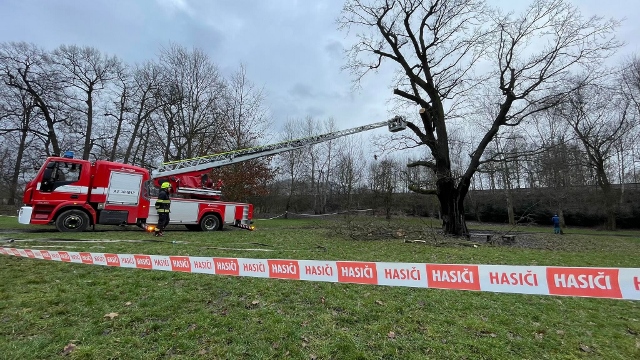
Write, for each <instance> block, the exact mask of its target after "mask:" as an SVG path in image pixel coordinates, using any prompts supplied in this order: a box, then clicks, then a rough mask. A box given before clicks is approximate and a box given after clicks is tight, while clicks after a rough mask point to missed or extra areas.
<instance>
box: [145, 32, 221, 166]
mask: <svg viewBox="0 0 640 360" xmlns="http://www.w3.org/2000/svg"><path fill="white" fill-rule="evenodd" d="M160 64H161V66H162V70H163V74H162V78H161V79H162V80H161V85H160V89H161V97H162V99H161V101H162V104H163V105H162V108H161V109H162V113H163V115H164V120H165V122H164V123H162V124H154V126H155V131H156V132H157V133H158V134H161V135H162V138H163V139H164V140H165V153H164V161H169V160H180V159H187V158H193V157H197V156H202V155H207V154H211V153H214V152H215V150H218V149H220V148H221V147H222V144H221V141H222V138H223V135H224V132H223V131H221V130H220V128H222V129H224V124H223V122H222V117H221V111H220V110H221V106H222V102H223V100H224V94H225V83H224V79H223V78H222V76H221V75H220V73H219V71H218V68H217V66H216V65H215V64H214V63H213V62H212V61H211V58H210V57H209V56H208V55H207V54H205V53H204V52H203V51H202V50H201V49H197V48H196V49H192V50H188V49H186V48H185V47H182V46H179V45H175V44H172V45H170V46H169V47H167V48H165V49H163V50H162V53H161V56H160Z"/></svg>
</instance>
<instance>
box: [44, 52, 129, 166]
mask: <svg viewBox="0 0 640 360" xmlns="http://www.w3.org/2000/svg"><path fill="white" fill-rule="evenodd" d="M51 58H52V59H53V63H54V64H55V66H56V67H57V68H58V69H57V70H58V71H59V73H60V74H61V75H62V76H61V79H62V83H63V84H64V86H65V90H66V95H67V101H65V102H66V103H67V105H68V106H69V107H70V108H71V109H72V110H73V111H74V112H79V113H81V114H83V116H84V121H82V120H80V117H76V116H73V118H77V119H76V120H78V121H77V122H76V121H74V122H73V124H72V126H71V127H70V129H71V130H72V131H73V132H77V133H78V134H80V135H82V137H83V138H84V140H83V145H82V158H83V159H85V160H88V159H89V154H90V153H91V150H92V148H93V145H94V139H93V137H92V136H93V127H94V121H95V116H94V113H95V107H96V100H97V99H96V98H97V97H98V96H99V94H100V92H101V91H102V90H103V89H104V88H105V87H106V86H107V84H108V83H110V82H111V81H113V80H114V79H115V78H116V77H117V74H118V73H119V72H121V71H122V70H121V69H122V63H121V61H120V60H119V59H118V58H117V57H115V56H108V55H104V54H102V53H101V52H100V50H98V49H96V48H93V47H88V46H85V47H80V46H76V45H62V46H60V47H59V48H57V49H56V50H54V51H53V53H52V55H51Z"/></svg>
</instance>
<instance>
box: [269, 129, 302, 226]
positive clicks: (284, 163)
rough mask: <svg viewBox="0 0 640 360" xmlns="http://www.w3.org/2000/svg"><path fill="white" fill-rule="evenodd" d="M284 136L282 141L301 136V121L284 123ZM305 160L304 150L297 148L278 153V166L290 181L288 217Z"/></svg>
mask: <svg viewBox="0 0 640 360" xmlns="http://www.w3.org/2000/svg"><path fill="white" fill-rule="evenodd" d="M281 134H282V137H281V138H280V141H282V142H284V141H291V140H295V139H299V138H301V137H302V136H301V129H300V122H299V121H295V120H288V121H287V122H286V123H285V124H284V129H283V131H282V133H281ZM303 161H304V150H303V149H296V150H292V151H287V152H284V153H281V154H278V156H277V157H276V163H277V164H278V168H279V169H280V173H281V174H284V175H285V176H286V179H287V182H288V186H287V187H288V194H287V200H286V202H285V209H284V210H285V215H284V216H285V218H288V212H289V210H290V209H291V205H292V199H293V196H294V195H295V194H297V192H298V189H297V186H296V184H297V183H298V181H299V180H300V177H301V175H302V173H303V164H302V163H303Z"/></svg>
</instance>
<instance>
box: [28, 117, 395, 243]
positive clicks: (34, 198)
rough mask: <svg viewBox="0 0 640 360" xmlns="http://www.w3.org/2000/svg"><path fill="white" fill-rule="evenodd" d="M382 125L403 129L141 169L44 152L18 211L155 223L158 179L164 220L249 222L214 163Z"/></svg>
mask: <svg viewBox="0 0 640 360" xmlns="http://www.w3.org/2000/svg"><path fill="white" fill-rule="evenodd" d="M382 126H388V127H389V130H390V131H392V132H396V131H401V130H403V129H405V128H406V121H405V120H404V119H403V118H402V117H395V118H393V119H391V120H388V121H383V122H379V123H375V124H370V125H365V126H360V127H356V128H352V129H348V130H342V131H337V132H333V133H328V134H324V135H318V136H313V137H309V138H304V139H297V140H291V141H285V142H281V143H277V144H273V145H266V146H259V147H254V148H249V149H242V150H236V151H230V152H226V153H221V154H215V155H209V156H203V157H199V158H194V159H187V160H180V161H173V162H168V163H164V164H162V165H161V166H160V167H159V168H158V169H156V170H154V171H152V172H149V171H148V170H147V169H145V168H142V167H139V166H134V165H129V164H122V163H118V162H111V161H103V160H97V161H93V162H92V161H88V160H80V159H74V158H73V153H71V152H66V153H65V154H64V156H62V157H49V158H47V160H46V161H45V163H44V164H43V165H42V168H40V170H39V171H38V174H37V175H36V177H35V178H34V179H33V180H31V181H30V182H29V183H28V184H27V186H26V188H25V192H24V196H23V202H24V206H23V207H21V208H20V210H19V213H18V221H19V222H20V223H21V224H34V225H47V224H54V225H55V226H56V228H57V229H58V230H59V231H62V232H79V231H84V230H86V229H87V228H89V226H94V227H95V225H96V224H101V225H138V226H139V227H141V228H143V229H146V230H152V229H153V225H154V224H157V221H158V214H157V213H156V210H155V207H154V205H155V201H156V198H155V197H154V195H155V193H157V188H158V187H159V185H160V184H161V183H163V182H166V181H169V182H170V183H171V185H172V189H174V190H173V191H174V193H173V194H172V201H171V222H170V224H172V225H175V224H182V225H185V227H186V228H187V229H189V230H204V231H212V230H220V229H222V226H223V224H228V225H231V226H236V227H240V228H244V229H250V230H251V229H253V227H252V226H251V225H250V224H251V222H252V221H251V219H252V217H253V205H251V204H245V203H237V202H228V201H220V196H221V192H220V190H219V189H216V188H215V186H214V185H213V184H212V183H211V181H208V179H207V173H208V172H209V171H210V170H211V169H213V168H217V167H221V166H225V165H230V164H235V163H239V162H242V161H247V160H250V159H255V158H259V157H263V156H269V155H275V154H278V153H282V152H286V151H291V150H294V149H298V148H301V147H304V146H309V145H312V144H317V143H321V142H324V141H329V140H332V139H335V138H338V137H342V136H346V135H351V134H355V133H358V132H362V131H368V130H372V129H375V128H379V127H382Z"/></svg>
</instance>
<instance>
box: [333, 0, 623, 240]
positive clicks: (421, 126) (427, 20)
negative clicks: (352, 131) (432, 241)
mask: <svg viewBox="0 0 640 360" xmlns="http://www.w3.org/2000/svg"><path fill="white" fill-rule="evenodd" d="M339 23H340V25H341V26H342V28H344V29H346V30H352V31H355V32H356V33H357V36H358V41H357V42H356V43H355V44H354V45H353V46H352V48H351V51H350V57H349V62H348V65H347V68H348V69H350V70H352V71H353V72H354V73H355V75H356V81H358V80H359V79H361V78H362V76H364V75H366V74H367V73H369V72H371V71H374V70H376V69H378V68H380V66H381V65H382V64H383V63H386V62H390V63H392V64H393V65H394V67H395V69H397V70H398V76H397V77H396V78H397V81H396V82H395V84H394V85H395V87H396V88H395V90H394V94H395V95H397V96H399V97H400V98H401V99H403V100H406V101H407V102H408V103H413V104H417V105H418V106H419V107H420V111H419V115H420V122H419V123H414V122H409V124H408V127H409V129H410V130H411V131H412V133H413V134H414V135H415V138H416V142H417V143H418V144H419V145H424V146H426V147H428V148H429V150H430V153H431V158H427V159H424V160H421V161H418V162H414V163H413V164H411V165H414V166H426V167H428V168H429V169H431V170H432V171H433V172H434V173H435V174H436V177H437V183H436V189H424V188H419V187H413V188H412V190H413V191H416V192H419V193H432V194H436V195H437V196H438V199H439V201H440V206H441V210H442V215H443V216H442V218H443V229H444V231H445V233H448V234H456V235H462V234H466V233H467V232H468V231H467V227H466V223H465V218H464V207H463V205H464V199H465V197H466V195H467V192H468V190H469V185H470V182H471V178H472V176H473V175H474V173H475V172H476V170H477V169H478V166H479V165H481V163H482V161H481V159H482V155H483V153H484V151H485V149H486V148H487V146H488V145H489V143H490V142H491V141H492V140H493V138H494V137H495V136H496V134H498V132H499V131H500V128H501V127H503V126H517V125H519V124H520V123H521V122H522V120H523V119H525V118H526V117H527V116H528V115H531V114H532V113H534V112H536V111H541V110H542V108H544V107H545V106H551V105H550V102H548V101H547V100H546V99H545V94H549V92H550V90H551V89H554V88H555V87H556V86H557V85H558V84H559V83H562V82H563V81H564V79H565V78H566V77H567V76H568V75H569V72H570V71H572V70H573V69H574V68H576V67H579V66H589V65H591V64H594V63H597V62H599V61H600V60H602V59H603V58H605V57H607V56H609V55H610V54H611V52H612V51H613V50H615V49H616V48H617V47H619V46H620V44H619V43H618V42H617V41H616V39H615V36H614V31H615V29H616V27H617V25H618V22H617V21H614V20H604V19H602V18H600V17H591V18H585V17H583V16H582V15H581V14H580V12H579V11H578V9H577V8H576V7H574V6H572V5H571V4H569V3H568V2H566V1H564V0H535V1H533V2H532V3H531V5H530V6H529V7H528V8H527V9H526V10H525V11H524V12H523V13H522V14H521V15H518V16H514V15H513V14H502V13H501V12H499V11H496V10H492V9H490V8H489V7H488V6H487V4H486V2H485V1H482V0H377V1H376V0H373V1H364V0H348V1H347V2H346V4H345V6H344V8H343V11H342V15H341V17H340V18H339ZM472 96H476V97H477V96H484V97H487V98H491V99H492V101H491V102H492V103H494V106H495V107H496V108H497V109H498V110H497V111H496V116H495V117H493V118H490V119H486V126H485V127H482V128H480V131H479V132H478V134H477V138H479V139H480V140H479V141H478V143H477V144H476V145H475V149H474V150H473V152H472V153H471V154H470V159H469V162H468V165H467V167H466V170H464V171H463V172H462V175H461V176H455V175H454V174H453V173H452V161H451V158H450V149H449V127H450V123H451V121H455V120H456V119H463V120H464V119H466V118H467V117H468V116H470V115H469V112H470V111H472V110H473V109H469V108H468V107H466V106H465V105H468V104H470V103H471V102H470V101H469V99H470V97H472ZM540 104H545V105H544V106H541V105H540Z"/></svg>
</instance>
